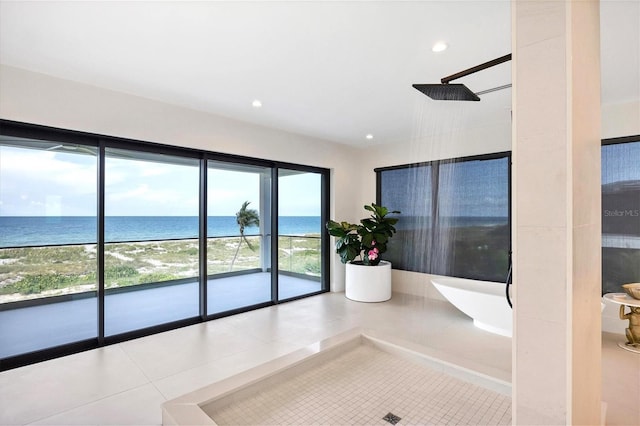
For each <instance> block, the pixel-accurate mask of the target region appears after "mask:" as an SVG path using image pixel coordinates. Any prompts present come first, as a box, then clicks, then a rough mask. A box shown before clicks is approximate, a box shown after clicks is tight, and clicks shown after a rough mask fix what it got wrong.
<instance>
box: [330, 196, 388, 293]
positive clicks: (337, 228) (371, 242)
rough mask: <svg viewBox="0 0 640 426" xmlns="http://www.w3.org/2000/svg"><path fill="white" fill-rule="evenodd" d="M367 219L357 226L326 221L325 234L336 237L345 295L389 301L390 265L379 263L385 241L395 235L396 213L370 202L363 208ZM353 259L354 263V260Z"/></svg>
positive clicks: (384, 250) (385, 249) (385, 248)
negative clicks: (390, 215)
mask: <svg viewBox="0 0 640 426" xmlns="http://www.w3.org/2000/svg"><path fill="white" fill-rule="evenodd" d="M364 208H365V210H368V211H370V212H371V216H369V217H368V218H364V219H362V220H360V223H359V224H353V223H349V222H336V221H333V220H330V221H328V222H327V225H326V227H327V231H328V232H329V235H331V236H333V237H335V238H336V253H337V254H338V255H339V256H340V260H341V261H342V263H344V264H345V265H346V274H345V295H346V297H347V298H348V299H351V300H356V301H360V302H383V301H385V300H389V299H390V298H391V263H390V262H387V261H384V260H382V258H381V256H382V254H383V253H384V252H386V251H387V242H388V241H389V238H391V237H392V236H393V234H394V233H395V232H396V228H395V227H394V225H395V224H396V223H397V222H398V218H397V217H389V216H388V215H389V214H399V213H400V212H399V211H396V210H394V211H391V212H390V211H389V209H387V208H386V207H384V206H380V205H377V204H375V203H372V204H371V205H370V206H364ZM356 259H357V260H356Z"/></svg>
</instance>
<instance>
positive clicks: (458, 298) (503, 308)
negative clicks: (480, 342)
mask: <svg viewBox="0 0 640 426" xmlns="http://www.w3.org/2000/svg"><path fill="white" fill-rule="evenodd" d="M431 283H432V284H433V285H434V286H435V288H436V289H437V290H438V291H439V292H440V293H441V294H442V295H443V296H444V297H445V298H446V299H447V300H448V301H449V302H451V304H452V305H453V306H455V307H456V308H458V309H460V310H461V311H462V312H464V313H465V314H467V315H468V316H470V317H471V318H472V319H473V324H474V325H475V326H476V327H478V328H481V329H483V330H486V331H489V332H491V333H496V334H499V335H501V336H507V337H511V334H512V331H513V318H512V311H511V308H510V307H509V304H508V303H507V300H506V297H505V284H504V283H494V282H488V281H476V280H468V279H464V278H451V277H438V278H433V279H432V280H431Z"/></svg>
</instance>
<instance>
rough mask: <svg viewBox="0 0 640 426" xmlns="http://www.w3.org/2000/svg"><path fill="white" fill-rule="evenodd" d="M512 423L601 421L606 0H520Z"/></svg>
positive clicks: (515, 29)
mask: <svg viewBox="0 0 640 426" xmlns="http://www.w3.org/2000/svg"><path fill="white" fill-rule="evenodd" d="M512 33H513V40H512V43H513V45H512V48H513V61H512V66H513V74H512V75H513V87H514V91H513V132H514V133H513V136H514V137H513V185H514V186H513V189H514V198H513V231H514V291H515V309H514V339H513V409H514V412H513V415H514V424H518V425H524V424H536V425H542V424H562V425H564V424H590V425H593V424H598V423H599V422H600V392H601V385H600V382H601V378H600V347H601V346H600V339H601V332H600V291H601V290H600V288H601V287H600V280H601V273H600V269H601V261H600V226H601V225H600V60H599V57H600V46H599V38H600V30H599V2H598V1H591V0H580V1H562V0H556V1H519V0H514V1H512Z"/></svg>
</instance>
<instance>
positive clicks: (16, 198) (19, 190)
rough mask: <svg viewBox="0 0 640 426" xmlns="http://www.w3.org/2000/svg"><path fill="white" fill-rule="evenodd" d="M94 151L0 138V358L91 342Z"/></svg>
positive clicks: (93, 320)
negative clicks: (85, 341)
mask: <svg viewBox="0 0 640 426" xmlns="http://www.w3.org/2000/svg"><path fill="white" fill-rule="evenodd" d="M97 187H98V185H97V150H96V148H95V147H91V146H83V145H77V144H74V143H61V142H56V141H46V140H32V139H25V138H16V137H9V136H2V137H0V358H6V357H11V356H15V355H19V354H23V353H28V352H33V351H38V350H42V349H46V348H51V347H55V346H59V345H63V344H68V343H72V342H78V341H82V340H86V339H91V338H95V337H96V336H97V320H98V308H97V306H98V304H97V297H96V289H97V262H96V259H97V249H96V247H97V244H96V243H97V233H96V229H97V218H96V200H97Z"/></svg>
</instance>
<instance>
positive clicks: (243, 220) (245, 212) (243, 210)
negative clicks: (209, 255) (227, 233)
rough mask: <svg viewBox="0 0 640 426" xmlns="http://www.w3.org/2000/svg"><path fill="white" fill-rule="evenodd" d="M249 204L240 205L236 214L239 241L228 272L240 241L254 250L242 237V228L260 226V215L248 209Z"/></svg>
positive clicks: (247, 202)
mask: <svg viewBox="0 0 640 426" xmlns="http://www.w3.org/2000/svg"><path fill="white" fill-rule="evenodd" d="M249 204H250V202H249V201H245V202H244V203H242V207H240V210H238V212H237V213H236V223H237V224H238V228H239V230H240V241H238V247H236V254H235V255H234V256H233V260H231V266H230V267H229V272H231V270H232V269H233V264H234V263H235V261H236V258H237V257H238V252H240V246H241V245H242V241H244V242H245V243H247V246H248V247H249V248H250V249H251V250H254V248H253V246H252V245H251V243H250V242H249V240H248V239H247V237H246V236H245V235H244V228H247V227H251V226H260V215H259V214H258V211H257V210H254V209H248V208H247V206H248V205H249Z"/></svg>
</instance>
